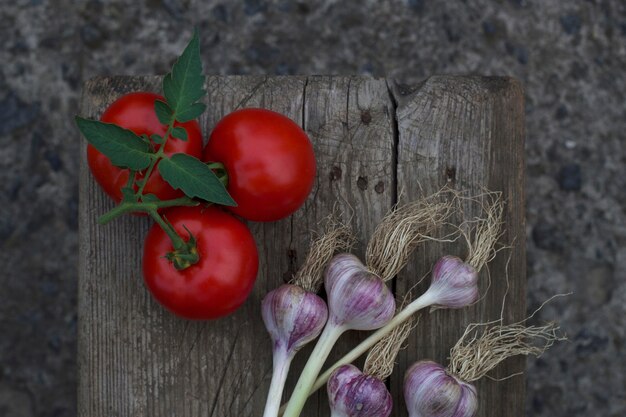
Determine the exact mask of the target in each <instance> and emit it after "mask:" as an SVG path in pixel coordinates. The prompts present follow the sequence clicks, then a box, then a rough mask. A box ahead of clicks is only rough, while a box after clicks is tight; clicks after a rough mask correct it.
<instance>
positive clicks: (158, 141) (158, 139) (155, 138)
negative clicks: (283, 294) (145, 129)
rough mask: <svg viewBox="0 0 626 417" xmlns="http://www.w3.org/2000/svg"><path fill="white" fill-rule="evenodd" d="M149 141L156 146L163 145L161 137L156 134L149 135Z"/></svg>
mask: <svg viewBox="0 0 626 417" xmlns="http://www.w3.org/2000/svg"><path fill="white" fill-rule="evenodd" d="M150 139H152V142H154V143H156V144H157V145H160V144H162V143H163V136H161V135H157V134H156V133H153V134H152V135H150Z"/></svg>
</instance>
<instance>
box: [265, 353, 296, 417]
mask: <svg viewBox="0 0 626 417" xmlns="http://www.w3.org/2000/svg"><path fill="white" fill-rule="evenodd" d="M292 359H293V354H292V355H289V354H287V349H286V348H278V349H276V350H275V351H274V356H273V364H274V365H273V366H274V369H273V371H272V381H271V382H270V389H269V392H268V394H267V401H266V402H265V411H264V412H263V417H278V409H279V408H280V400H281V399H282V395H283V390H284V389H285V381H287V373H288V372H289V367H290V366H291V360H292Z"/></svg>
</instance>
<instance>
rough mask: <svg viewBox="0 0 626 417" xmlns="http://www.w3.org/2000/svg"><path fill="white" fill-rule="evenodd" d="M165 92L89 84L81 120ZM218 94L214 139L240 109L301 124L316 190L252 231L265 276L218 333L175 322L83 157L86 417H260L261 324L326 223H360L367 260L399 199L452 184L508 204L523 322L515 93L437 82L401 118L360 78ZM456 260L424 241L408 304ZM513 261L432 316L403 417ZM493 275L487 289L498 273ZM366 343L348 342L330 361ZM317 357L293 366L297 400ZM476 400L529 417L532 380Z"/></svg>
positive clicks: (241, 85) (514, 305)
mask: <svg viewBox="0 0 626 417" xmlns="http://www.w3.org/2000/svg"><path fill="white" fill-rule="evenodd" d="M158 85H159V78H158V77H113V78H100V79H95V80H92V81H90V82H88V83H87V84H86V86H85V90H84V94H83V100H82V110H81V114H82V115H84V116H88V117H97V116H98V115H99V114H100V113H101V112H102V110H103V109H104V108H105V107H106V106H107V105H108V104H109V103H110V102H112V101H113V100H114V99H115V98H117V97H118V96H119V95H121V94H123V93H125V92H129V91H136V90H142V89H143V90H158ZM392 87H393V86H392ZM207 90H208V91H209V95H208V97H207V104H208V105H209V110H208V112H207V113H206V114H205V115H204V116H203V119H202V120H201V124H202V127H203V130H204V132H205V134H206V133H207V132H208V131H210V129H211V128H212V127H213V126H214V124H215V123H216V122H217V121H218V120H219V119H220V118H221V117H222V116H223V115H225V114H226V113H228V112H230V111H232V110H234V109H236V108H239V107H244V106H245V107H251V106H261V107H266V108H271V109H274V110H277V111H280V112H282V113H284V114H287V115H288V116H290V117H291V118H292V119H294V120H296V121H298V122H299V123H301V124H302V125H303V127H304V128H305V130H306V131H307V132H308V133H309V135H310V137H311V139H312V141H313V143H314V147H315V151H316V155H317V160H318V178H317V182H316V185H315V188H314V192H313V193H312V195H311V196H310V198H309V199H308V200H307V202H306V203H305V206H304V207H303V208H302V209H301V210H300V211H299V212H298V213H296V214H295V215H294V216H292V217H291V218H289V219H286V220H283V221H281V222H277V223H273V224H251V229H252V231H253V233H254V235H255V237H256V239H257V243H258V244H259V250H260V273H259V278H258V281H257V284H256V286H255V290H254V292H253V294H252V295H251V297H250V299H249V300H248V302H247V303H246V304H245V305H244V307H243V308H242V309H241V310H239V311H238V312H237V313H236V314H235V315H233V316H231V317H229V318H226V319H223V320H220V321H215V322H208V323H197V322H186V321H183V320H179V319H177V318H175V317H173V316H172V315H171V314H169V313H167V312H165V311H164V310H163V309H162V308H160V307H159V306H158V305H157V304H156V303H155V302H154V301H153V300H152V299H151V297H150V296H149V295H148V293H147V292H146V291H145V289H144V288H143V283H142V280H141V270H140V258H141V245H142V241H143V236H144V234H145V231H146V230H147V228H148V225H149V222H148V220H147V219H142V218H130V217H129V218H124V219H120V220H117V221H116V222H115V223H114V224H111V225H108V226H105V227H101V226H98V225H97V224H96V218H97V216H98V215H99V214H101V213H102V212H104V211H105V210H106V209H108V208H110V207H112V204H111V203H110V202H109V201H108V199H107V198H106V196H105V195H104V194H103V193H102V192H101V191H100V190H99V188H98V187H97V186H96V184H95V182H94V181H93V179H92V178H91V176H90V175H89V172H88V168H87V166H86V163H85V161H84V160H83V161H81V179H80V218H79V224H80V239H81V247H80V264H79V277H80V278H79V348H78V361H79V395H78V410H79V415H80V416H90V417H99V416H157V417H158V416H184V417H186V416H198V415H209V416H258V415H259V414H260V413H261V410H262V408H263V402H264V399H265V395H266V391H267V386H268V384H269V378H270V372H271V354H270V345H269V341H268V338H267V336H266V335H265V330H264V329H263V326H262V322H261V320H260V314H259V313H260V308H259V305H260V300H261V298H262V296H263V295H264V294H265V293H266V292H267V291H269V290H270V289H272V288H275V287H276V286H277V285H278V284H279V283H281V282H283V281H286V280H288V279H289V278H290V277H291V275H292V273H293V272H294V271H295V269H296V268H297V266H298V265H299V263H300V262H301V261H302V260H303V259H304V256H305V254H306V251H307V247H308V243H309V240H310V233H309V232H310V230H312V229H313V230H314V229H319V222H320V220H322V219H323V218H324V217H325V216H326V215H328V214H329V213H330V212H332V211H333V207H335V206H336V210H337V211H338V212H341V213H343V218H344V220H347V219H351V222H352V224H353V226H354V228H355V230H356V231H357V233H358V236H359V238H360V241H361V243H360V244H359V245H357V247H356V252H357V254H359V255H362V254H363V247H364V244H365V242H366V241H367V238H368V237H369V235H370V234H371V232H372V230H373V228H374V227H375V225H376V223H377V222H378V220H379V219H380V218H381V217H382V215H383V214H384V213H385V212H386V211H387V209H388V208H389V207H390V206H391V205H392V203H394V202H395V198H396V195H397V192H398V190H402V191H403V192H404V194H403V196H404V199H413V198H417V197H418V196H419V195H422V193H423V194H428V193H430V192H432V191H434V190H437V189H438V188H440V186H441V185H443V184H444V183H446V182H452V183H453V185H455V186H456V187H457V188H461V189H466V190H470V191H474V192H475V191H477V190H478V188H479V187H480V186H487V187H489V188H490V189H493V190H501V191H503V192H504V196H505V198H506V199H507V201H508V204H507V208H506V218H505V221H506V222H507V233H506V234H505V236H504V237H503V241H504V242H511V241H513V240H514V239H516V245H515V248H514V249H513V250H512V252H511V261H510V264H509V269H508V272H509V298H508V299H507V301H508V302H507V310H506V315H505V318H506V319H507V320H509V321H510V320H514V319H519V318H521V317H522V316H523V314H524V309H525V269H524V267H525V253H524V247H523V241H524V218H523V210H524V201H523V136H524V131H523V96H522V92H521V89H520V87H519V85H518V84H517V83H515V82H514V81H511V80H509V79H503V78H481V77H433V78H431V79H429V80H427V81H426V82H425V83H424V84H422V85H421V86H419V87H418V88H416V89H415V91H413V92H410V93H405V94H403V89H401V88H395V87H393V88H392V90H393V94H392V95H393V97H394V98H395V100H397V102H398V103H397V104H398V107H397V109H394V106H393V102H392V97H391V96H390V95H389V93H388V91H387V86H386V83H385V81H384V80H373V79H370V78H363V77H351V78H349V77H308V78H305V77H278V78H275V77H272V78H267V77H209V78H208V80H207ZM394 122H396V124H397V126H395V125H394ZM394 133H395V134H394ZM396 142H397V149H396ZM82 150H83V152H84V150H85V143H84V141H83V142H82ZM83 159H84V158H83ZM396 178H397V179H396ZM444 251H446V252H450V253H458V254H460V255H463V254H464V248H463V247H462V246H461V245H460V244H451V245H436V244H429V245H426V246H425V247H424V248H423V249H421V250H420V251H419V252H418V253H419V256H417V257H415V258H414V260H413V261H412V262H411V263H410V264H409V267H408V268H407V270H406V272H404V273H402V274H401V276H400V277H399V279H398V282H397V283H395V286H396V287H397V292H398V294H399V295H400V296H401V295H403V294H404V293H405V292H406V290H407V289H408V288H409V287H410V286H411V285H412V280H414V279H415V277H420V276H422V275H423V274H424V273H425V272H426V271H428V269H429V268H430V266H431V265H432V263H433V262H434V261H435V260H436V259H437V258H438V257H439V256H440V255H441V254H443V253H444ZM505 264H506V257H505V256H502V255H501V256H500V257H499V258H498V259H496V261H495V262H494V263H493V264H492V265H491V277H492V285H491V289H490V291H489V293H488V295H487V297H486V298H485V300H484V301H483V302H481V303H480V304H478V305H477V306H475V307H473V308H471V309H467V310H464V311H457V312H449V311H446V312H444V311H440V312H436V313H433V314H431V315H428V316H427V315H426V314H425V315H423V316H422V320H421V323H420V326H419V327H418V329H417V331H416V332H414V334H413V335H412V336H411V339H410V346H409V349H408V350H406V351H404V352H403V353H402V354H401V356H400V357H399V366H398V372H396V374H395V375H394V376H393V377H392V379H391V381H390V385H391V388H392V392H393V393H394V397H395V411H394V413H395V414H394V415H405V411H404V404H403V399H402V398H401V395H400V392H401V380H402V375H403V371H404V369H405V368H406V367H407V366H408V365H409V364H410V363H411V362H413V361H414V360H416V359H418V358H424V357H430V358H433V359H436V360H439V361H442V362H445V360H446V356H447V351H448V349H449V348H450V347H451V346H452V344H453V343H454V342H455V341H456V339H457V338H458V336H459V335H460V332H461V331H462V329H463V328H464V326H465V325H466V324H467V323H468V322H469V321H477V320H481V321H484V320H488V319H492V318H495V317H498V316H499V314H500V301H501V298H502V296H503V294H504V291H505V290H506V286H505V285H503V281H502V276H503V274H504V271H505ZM482 278H483V280H482V288H483V289H485V287H486V279H485V278H486V275H485V274H483V277H482ZM425 285H426V283H424V284H422V286H421V287H420V288H422V289H423V288H424V287H425ZM362 336H363V335H358V334H348V335H345V336H344V337H343V338H342V339H341V341H340V344H339V346H338V347H337V349H336V351H335V352H334V353H333V358H337V357H338V356H339V355H340V353H341V352H342V351H345V350H347V349H348V348H349V347H350V346H351V345H353V344H354V343H356V342H357V341H358V340H359V339H360V338H361V337H362ZM309 350H310V348H309V349H307V350H304V351H303V352H301V353H300V354H299V355H298V356H297V360H296V361H295V363H294V365H293V368H292V370H293V371H292V373H291V376H290V378H289V381H288V387H287V391H288V392H290V391H291V388H292V387H291V385H293V383H294V382H295V379H296V376H295V375H296V374H297V373H298V371H299V370H300V369H301V368H302V366H303V362H304V359H305V358H306V356H307V353H308V351H309ZM331 359H332V358H331ZM520 369H523V360H512V361H509V362H507V363H506V364H505V365H504V366H502V367H501V368H500V369H499V370H498V371H497V372H496V373H495V374H494V375H495V376H496V377H499V376H506V375H508V374H511V373H513V372H517V371H518V370H520ZM478 388H479V390H480V395H481V415H498V416H500V415H521V414H522V412H523V395H524V380H523V378H520V377H518V378H513V379H510V380H507V381H505V382H501V383H498V384H496V383H493V382H490V381H483V382H480V383H479V384H478ZM492 410H493V411H492ZM303 415H305V416H318V415H319V416H321V415H328V405H327V403H326V400H325V394H323V393H322V394H320V395H317V396H316V397H315V398H314V399H313V400H311V402H310V403H309V405H308V407H307V409H306V411H305V413H304V414H303Z"/></svg>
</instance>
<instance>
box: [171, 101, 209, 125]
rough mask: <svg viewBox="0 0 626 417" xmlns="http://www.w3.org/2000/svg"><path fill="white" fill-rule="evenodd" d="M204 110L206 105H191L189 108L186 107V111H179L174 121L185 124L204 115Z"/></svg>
mask: <svg viewBox="0 0 626 417" xmlns="http://www.w3.org/2000/svg"><path fill="white" fill-rule="evenodd" d="M205 109H206V104H204V103H195V104H192V105H191V106H189V107H187V109H185V110H183V111H181V112H180V113H177V114H176V120H178V121H179V122H180V123H185V122H188V121H190V120H194V119H197V118H198V117H200V115H201V114H202V113H204V110H205Z"/></svg>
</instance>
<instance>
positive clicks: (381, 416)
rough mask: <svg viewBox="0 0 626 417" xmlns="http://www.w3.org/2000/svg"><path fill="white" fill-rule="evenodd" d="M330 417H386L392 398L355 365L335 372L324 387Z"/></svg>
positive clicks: (374, 378) (379, 384) (383, 386)
mask: <svg viewBox="0 0 626 417" xmlns="http://www.w3.org/2000/svg"><path fill="white" fill-rule="evenodd" d="M327 390H328V401H329V402H330V409H331V414H330V415H331V417H388V416H389V415H390V414H391V407H392V401H391V394H390V393H389V391H388V390H387V387H386V386H385V384H384V383H383V381H381V380H380V379H378V378H376V377H373V376H369V375H365V374H363V373H362V372H361V371H360V370H359V369H358V368H357V367H356V366H354V365H343V366H340V367H339V368H337V369H335V371H334V372H333V373H332V374H331V376H330V379H329V380H328V384H327Z"/></svg>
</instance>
